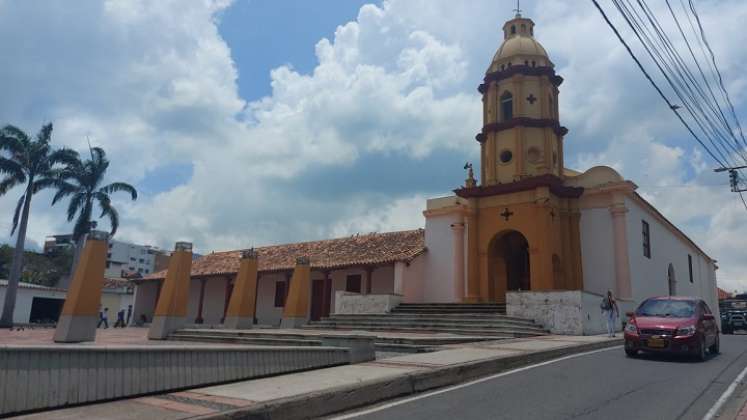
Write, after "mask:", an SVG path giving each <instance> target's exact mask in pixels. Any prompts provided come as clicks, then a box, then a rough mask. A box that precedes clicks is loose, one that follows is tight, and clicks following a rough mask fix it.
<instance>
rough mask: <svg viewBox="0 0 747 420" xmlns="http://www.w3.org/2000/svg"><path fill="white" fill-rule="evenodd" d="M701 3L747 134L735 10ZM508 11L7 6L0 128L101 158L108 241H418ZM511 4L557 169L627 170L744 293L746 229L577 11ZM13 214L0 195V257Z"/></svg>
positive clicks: (660, 107)
mask: <svg viewBox="0 0 747 420" xmlns="http://www.w3.org/2000/svg"><path fill="white" fill-rule="evenodd" d="M40 3H43V4H44V7H40V6H39V5H40ZM602 3H603V4H604V3H605V2H602ZM607 3H609V2H607ZM697 4H698V5H699V10H700V12H701V15H702V18H703V22H704V26H705V29H706V31H707V33H708V36H709V39H710V42H711V44H712V45H713V48H714V50H715V53H716V56H717V58H718V60H719V65H720V67H721V70H722V72H723V75H724V79H725V82H726V84H727V88H728V89H729V91H730V94H731V95H732V99H733V100H734V102H735V105H736V108H737V114H738V115H739V116H740V117H741V118H742V119H744V118H745V115H746V114H747V113H746V112H745V111H747V104H746V103H745V98H746V94H747V75H745V73H744V71H743V68H744V65H743V63H745V60H746V59H747V49H745V48H743V45H744V44H745V42H747V34H746V33H745V32H744V31H743V30H742V26H743V24H742V22H744V21H745V19H747V3H746V2H743V1H741V0H701V1H698V2H697ZM514 7H515V5H514V4H513V2H511V1H507V0H499V1H495V0H491V1H488V0H474V1H470V2H454V1H448V0H382V1H378V2H367V1H360V0H325V1H317V2H309V1H301V0H297V1H289V0H288V1H280V0H273V1H270V0H233V1H231V0H160V1H158V2H154V1H148V0H103V1H102V0H80V1H75V2H67V1H62V0H45V1H43V2H22V1H13V0H0V57H3V65H2V66H0V92H2V95H0V124H6V123H10V124H14V125H17V126H19V127H21V128H22V129H24V130H25V131H27V132H29V133H35V132H36V131H37V130H38V129H39V128H40V127H41V125H42V124H44V123H46V122H49V121H51V122H53V123H54V133H53V142H54V144H56V145H58V146H62V145H65V146H68V147H73V148H75V149H77V150H80V151H84V150H85V148H86V147H87V139H90V141H91V143H92V144H94V145H96V146H101V147H103V148H104V149H105V150H106V151H107V154H108V156H109V157H110V159H111V161H112V164H111V167H110V170H109V180H110V181H126V182H130V183H132V184H133V185H135V186H136V187H137V188H138V190H139V192H140V197H139V198H138V200H137V201H135V202H131V201H129V199H128V198H127V197H126V195H124V194H122V195H119V196H115V201H114V203H115V206H116V207H117V208H118V209H119V212H120V216H121V226H120V229H119V232H118V233H117V236H116V237H117V239H120V240H126V241H133V242H136V243H143V244H152V245H156V246H160V247H163V248H166V249H170V248H171V247H173V244H174V242H176V241H180V240H188V241H192V242H193V243H194V245H195V249H196V251H197V252H200V253H207V252H211V251H214V250H215V251H217V250H226V249H238V248H246V247H250V246H260V245H267V244H276V243H284V242H295V241H303V240H314V239H321V238H328V237H336V236H344V235H350V234H354V233H358V232H360V233H365V232H374V231H379V232H381V231H390V230H398V229H410V228H417V227H422V226H423V224H424V219H423V216H422V213H421V212H422V210H423V209H424V206H425V200H426V199H427V198H430V197H437V196H442V195H447V194H450V192H451V190H453V189H454V188H456V187H458V186H459V185H460V184H461V183H462V182H463V178H464V171H463V169H462V167H463V165H464V162H466V161H474V162H479V146H478V144H477V142H475V140H474V136H475V134H476V133H477V132H478V131H479V130H480V128H481V123H482V121H481V118H482V111H481V103H480V95H479V93H478V92H477V89H476V88H477V86H478V85H479V83H480V82H481V80H482V77H483V76H484V72H485V70H486V68H487V66H488V64H489V63H490V60H491V58H492V56H493V54H494V53H495V51H496V50H497V49H498V47H499V46H500V43H501V40H502V32H501V26H502V25H503V22H505V21H506V20H508V19H510V18H511V17H512V16H513V12H512V9H513V8H514ZM522 7H523V8H524V9H525V11H524V15H525V16H527V17H531V18H532V19H534V21H535V22H536V24H537V26H536V28H535V35H536V37H537V39H538V40H539V41H540V42H541V43H542V44H543V46H544V47H545V48H546V50H547V51H548V53H549V54H550V57H551V59H552V60H553V62H554V63H555V65H556V70H557V72H558V73H559V74H560V75H562V76H563V77H564V79H565V82H564V83H563V85H562V86H561V87H560V89H561V93H560V118H561V123H562V124H563V125H564V126H566V127H568V128H569V134H568V135H567V136H566V138H565V146H566V164H567V166H569V167H571V168H574V169H578V170H585V169H588V168H590V167H592V166H595V165H600V164H604V165H609V166H612V167H614V168H615V169H617V170H618V171H620V172H621V173H622V174H623V175H624V176H625V177H626V178H627V179H630V180H632V181H633V182H635V183H636V184H637V185H638V186H639V189H638V192H639V193H641V194H642V195H643V196H644V197H645V198H646V199H648V200H650V201H651V202H652V203H654V204H655V205H656V206H657V208H658V209H659V210H660V211H661V212H662V213H663V214H664V215H665V216H666V217H667V218H669V219H670V220H671V221H673V222H674V223H675V224H677V225H678V226H679V227H680V228H681V229H682V230H683V231H684V232H685V233H686V234H688V235H689V236H690V237H692V238H693V239H694V240H695V241H696V243H698V244H699V245H700V246H701V247H702V248H703V249H704V250H705V251H706V252H707V253H708V254H709V255H711V256H712V257H713V258H715V259H717V260H718V261H719V267H720V269H719V271H718V278H719V284H720V285H721V286H722V287H724V288H725V289H727V290H735V289H739V290H745V289H747V255H745V238H747V223H745V221H747V211H745V209H744V207H742V204H741V202H740V201H739V198H738V196H737V195H736V194H733V193H731V192H729V189H728V185H727V183H728V181H727V179H726V176H725V174H714V173H713V172H712V168H714V167H715V163H714V162H713V161H711V160H709V158H708V157H707V156H706V155H705V154H704V152H703V151H702V150H701V149H699V148H698V147H697V144H696V143H695V141H694V140H693V139H692V138H691V137H689V135H688V133H687V132H686V131H685V129H684V128H683V127H682V126H681V125H680V124H679V123H678V122H677V121H676V119H675V118H674V117H673V116H672V113H671V112H670V111H669V110H668V109H667V108H666V106H665V105H664V104H663V103H662V101H661V100H660V98H659V97H658V96H657V95H656V93H655V91H653V90H652V89H651V87H650V85H648V84H647V82H646V80H645V79H644V78H643V77H642V76H641V74H640V72H639V71H638V69H637V68H636V67H635V66H634V64H633V62H632V61H631V60H630V58H629V57H628V56H627V54H626V52H625V50H624V49H623V48H622V47H621V46H620V44H619V42H618V41H617V40H616V39H615V38H614V36H613V34H612V33H611V31H610V30H609V28H607V26H606V25H605V24H604V22H603V21H602V19H601V18H600V16H599V14H598V12H597V11H596V10H595V9H594V8H593V7H592V5H591V2H580V1H578V0H534V1H531V0H527V1H524V2H522ZM624 33H625V32H624ZM626 36H629V34H627V35H626ZM478 173H479V172H478ZM19 195H20V190H13V191H10V192H9V193H8V194H7V195H6V196H3V197H0V242H11V241H12V239H13V238H11V237H10V235H9V233H10V224H11V217H12V216H11V215H12V210H13V206H14V204H15V202H16V200H17V197H18V196H19ZM50 202H51V194H50V193H47V192H43V193H40V194H38V195H36V196H35V197H34V201H33V204H32V213H31V220H30V225H29V235H28V241H29V242H28V244H29V247H31V248H38V247H39V246H40V244H41V243H43V240H44V237H45V236H47V235H50V234H54V233H63V232H68V231H70V230H71V229H72V226H71V225H70V224H68V223H67V222H66V220H65V204H66V203H63V204H58V205H56V206H55V207H50V205H49V203H50ZM2 215H5V216H4V217H3V216H2ZM101 226H102V227H106V223H105V222H102V223H101Z"/></svg>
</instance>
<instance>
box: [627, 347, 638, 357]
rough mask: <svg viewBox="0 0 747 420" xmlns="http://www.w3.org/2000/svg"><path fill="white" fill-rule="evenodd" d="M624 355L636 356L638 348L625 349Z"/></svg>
mask: <svg viewBox="0 0 747 420" xmlns="http://www.w3.org/2000/svg"><path fill="white" fill-rule="evenodd" d="M625 355H626V356H628V357H636V356H638V350H636V349H625Z"/></svg>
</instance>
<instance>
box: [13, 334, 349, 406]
mask: <svg viewBox="0 0 747 420" xmlns="http://www.w3.org/2000/svg"><path fill="white" fill-rule="evenodd" d="M350 354H351V352H350V351H348V350H347V349H341V348H331V347H313V348H309V347H251V346H193V347H186V346H171V345H157V346H156V345H153V346H127V347H94V346H82V345H74V346H64V347H63V346H0V415H7V414H10V413H18V412H23V411H29V410H38V409H43V408H52V407H62V406H65V405H71V404H81V403H88V402H93V401H101V400H111V399H116V398H122V397H132V396H137V395H143V394H149V393H154V392H162V391H173V390H178V389H183V388H192V387H196V386H204V385H210V384H217V383H222V382H229V381H236V380H244V379H251V378H257V377H262V376H270V375H277V374H281V373H289V372H296V371H302V370H308V369H317V368H322V367H329V366H337V365H343V364H348V363H350V357H351V356H350Z"/></svg>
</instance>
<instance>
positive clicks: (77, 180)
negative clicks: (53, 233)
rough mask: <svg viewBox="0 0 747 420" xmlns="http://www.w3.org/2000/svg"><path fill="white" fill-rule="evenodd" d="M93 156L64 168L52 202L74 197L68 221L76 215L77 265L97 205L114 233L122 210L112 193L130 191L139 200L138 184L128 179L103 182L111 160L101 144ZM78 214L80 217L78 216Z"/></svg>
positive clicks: (93, 152)
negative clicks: (113, 204) (132, 183)
mask: <svg viewBox="0 0 747 420" xmlns="http://www.w3.org/2000/svg"><path fill="white" fill-rule="evenodd" d="M90 152H91V159H87V160H85V161H81V160H80V159H78V160H76V161H75V162H72V163H69V164H68V165H67V166H66V167H65V168H64V169H63V170H62V171H61V172H60V177H59V180H58V181H57V182H56V187H57V193H56V194H55V196H54V198H53V199H52V205H55V204H56V203H57V202H58V201H60V200H61V199H63V198H65V197H70V203H69V204H68V207H67V221H68V222H72V221H73V219H75V227H74V228H73V242H75V244H76V246H75V256H74V257H73V267H75V266H77V264H78V258H79V257H80V251H81V250H82V247H83V242H84V240H85V235H86V234H88V233H89V232H90V231H91V229H92V228H93V227H95V223H96V222H92V221H91V217H92V216H93V211H94V205H98V207H99V208H100V209H101V215H100V216H99V218H102V217H104V216H106V217H107V218H108V219H109V224H110V225H111V236H114V234H115V233H117V228H118V227H119V213H117V210H116V209H115V208H114V207H113V206H112V201H111V197H110V195H111V194H112V193H115V192H119V191H122V192H126V193H129V194H130V197H131V198H132V200H137V191H136V190H135V187H133V186H132V185H130V184H127V183H124V182H113V183H111V184H108V185H105V186H103V187H102V186H101V184H102V183H103V181H104V177H105V175H106V170H107V169H108V168H109V160H108V159H107V158H106V153H105V152H104V149H102V148H100V147H92V148H90ZM76 215H77V217H76Z"/></svg>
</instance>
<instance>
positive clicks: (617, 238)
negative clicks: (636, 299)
mask: <svg viewBox="0 0 747 420" xmlns="http://www.w3.org/2000/svg"><path fill="white" fill-rule="evenodd" d="M627 212H628V209H627V208H626V207H625V205H624V204H616V205H613V206H612V207H610V213H611V214H612V232H613V243H614V248H615V293H616V296H617V297H618V298H623V299H630V298H631V297H632V296H633V291H632V288H631V285H630V258H629V256H628V235H627V230H626V224H627V223H626V219H627V217H626V216H625V214H626V213H627Z"/></svg>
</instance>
